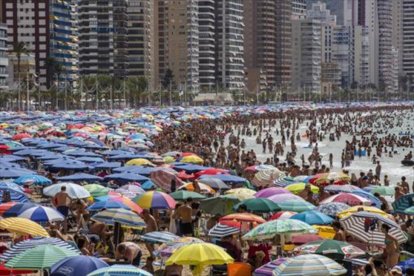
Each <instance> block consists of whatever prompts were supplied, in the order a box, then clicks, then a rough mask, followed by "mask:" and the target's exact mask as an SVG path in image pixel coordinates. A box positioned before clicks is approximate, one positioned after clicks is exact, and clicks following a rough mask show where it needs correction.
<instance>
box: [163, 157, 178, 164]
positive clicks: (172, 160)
mask: <svg viewBox="0 0 414 276" xmlns="http://www.w3.org/2000/svg"><path fill="white" fill-rule="evenodd" d="M163 160H164V162H165V163H167V164H170V163H174V162H175V158H174V157H172V156H165V157H164V158H163Z"/></svg>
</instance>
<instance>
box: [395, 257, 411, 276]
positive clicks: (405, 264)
mask: <svg viewBox="0 0 414 276" xmlns="http://www.w3.org/2000/svg"><path fill="white" fill-rule="evenodd" d="M398 265H399V266H400V267H401V268H402V271H403V273H406V271H407V269H408V268H414V258H413V259H408V260H405V261H402V262H400V263H399V264H398Z"/></svg>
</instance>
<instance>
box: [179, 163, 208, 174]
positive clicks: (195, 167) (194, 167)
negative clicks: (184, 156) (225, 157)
mask: <svg viewBox="0 0 414 276" xmlns="http://www.w3.org/2000/svg"><path fill="white" fill-rule="evenodd" d="M173 165H174V170H176V171H182V170H184V171H185V172H186V173H195V172H199V171H203V170H206V169H208V167H204V166H200V165H193V164H185V163H175V164H173Z"/></svg>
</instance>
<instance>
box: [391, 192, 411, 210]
mask: <svg viewBox="0 0 414 276" xmlns="http://www.w3.org/2000/svg"><path fill="white" fill-rule="evenodd" d="M411 206H414V193H412V194H407V195H403V196H402V197H400V198H399V199H398V200H396V201H394V203H393V204H392V207H393V208H394V212H396V213H404V211H405V210H406V209H407V208H409V207H411Z"/></svg>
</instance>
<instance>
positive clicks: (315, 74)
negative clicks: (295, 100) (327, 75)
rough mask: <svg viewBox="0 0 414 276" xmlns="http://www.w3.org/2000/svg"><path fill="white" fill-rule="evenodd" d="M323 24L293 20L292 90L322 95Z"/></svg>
mask: <svg viewBox="0 0 414 276" xmlns="http://www.w3.org/2000/svg"><path fill="white" fill-rule="evenodd" d="M321 52H322V42H321V22H320V21H319V20H312V19H302V20H292V88H293V89H295V90H302V91H305V92H306V93H314V94H315V93H321V69H322V68H321Z"/></svg>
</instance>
